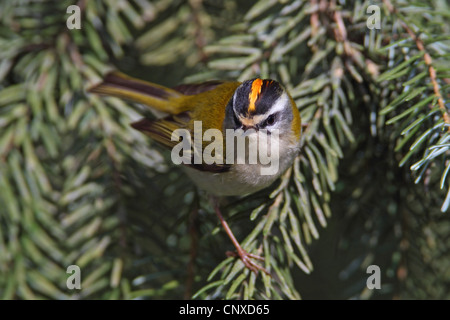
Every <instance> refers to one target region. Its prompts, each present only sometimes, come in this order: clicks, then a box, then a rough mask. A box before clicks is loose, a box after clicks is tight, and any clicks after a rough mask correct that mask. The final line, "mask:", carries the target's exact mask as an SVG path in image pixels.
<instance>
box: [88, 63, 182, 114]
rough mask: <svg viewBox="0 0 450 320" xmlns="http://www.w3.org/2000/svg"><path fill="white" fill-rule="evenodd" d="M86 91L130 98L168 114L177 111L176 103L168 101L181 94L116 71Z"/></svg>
mask: <svg viewBox="0 0 450 320" xmlns="http://www.w3.org/2000/svg"><path fill="white" fill-rule="evenodd" d="M88 92H92V93H98V94H102V95H109V96H113V97H117V98H122V99H127V100H131V101H133V102H137V103H142V104H144V105H147V106H149V107H151V108H153V109H156V110H158V111H161V112H164V113H169V114H174V113H177V110H176V106H177V104H176V103H168V102H169V101H170V100H172V99H176V98H179V97H181V96H183V95H182V94H181V93H180V92H178V91H176V90H173V89H170V88H166V87H163V86H160V85H157V84H154V83H151V82H147V81H143V80H140V79H136V78H132V77H130V76H127V75H125V74H123V73H121V72H117V71H114V72H111V73H108V74H107V75H106V76H105V78H104V79H103V81H102V82H101V83H100V84H97V85H95V86H93V87H91V88H89V89H88ZM172 109H173V110H172Z"/></svg>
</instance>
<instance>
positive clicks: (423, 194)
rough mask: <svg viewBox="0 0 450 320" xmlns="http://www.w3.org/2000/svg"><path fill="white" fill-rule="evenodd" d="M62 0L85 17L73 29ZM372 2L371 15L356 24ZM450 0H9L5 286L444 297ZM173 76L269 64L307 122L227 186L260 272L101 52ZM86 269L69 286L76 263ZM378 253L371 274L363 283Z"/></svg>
mask: <svg viewBox="0 0 450 320" xmlns="http://www.w3.org/2000/svg"><path fill="white" fill-rule="evenodd" d="M70 5H78V6H79V7H80V9H81V29H80V30H77V29H72V30H69V29H68V28H67V27H66V21H67V19H68V18H69V17H70V16H71V14H72V13H70V12H69V13H67V11H66V10H67V8H68V6H70ZM369 5H376V6H378V7H379V8H380V17H381V23H380V26H381V28H380V29H378V30H377V29H369V28H367V19H368V18H369V16H370V13H368V12H367V8H368V6H369ZM449 12H450V10H449V5H448V3H447V2H446V1H445V0H435V1H432V0H417V1H393V0H392V1H390V0H385V1H375V0H374V1H362V0H361V1H345V0H342V1H336V0H330V1H327V0H310V1H302V0H292V1H289V0H283V1H282V0H279V1H277V0H260V1H214V0H203V1H202V0H190V1H167V0H159V1H149V0H130V1H119V0H117V1H109V0H108V1H106V0H92V1H87V0H85V1H83V0H79V1H78V2H75V1H68V0H64V1H50V0H47V1H45V0H41V1H32V0H30V1H19V0H16V1H14V0H6V1H1V2H0V297H1V298H2V299H42V298H44V299H138V298H139V299H174V298H175V299H180V298H192V297H194V298H196V299H225V298H226V299H237V298H240V299H299V298H320V299H325V298H326V299H349V298H356V299H377V298H385V299H393V298H401V299H449V298H450V220H449V218H448V207H449V204H450V193H449V190H450V188H449V176H448V172H449V168H450V161H449V148H450V144H449V140H450V131H449V130H450V116H449V114H448V108H449V107H450V105H449V103H448V102H447V101H448V98H449V94H450V89H449V88H450V63H449V61H450V59H449V57H450V50H449V45H450V24H449V18H450V15H449ZM113 68H115V69H119V70H121V71H123V72H125V73H128V74H130V75H133V76H136V77H140V78H143V79H146V80H149V81H153V82H156V83H159V84H162V85H166V86H175V85H177V84H179V83H182V82H198V81H203V80H211V79H239V80H245V79H250V78H253V77H257V76H258V77H263V78H274V79H277V80H279V81H281V82H282V83H283V84H284V85H285V86H286V87H287V88H288V89H289V91H290V93H291V94H292V96H293V97H294V99H295V100H296V103H297V106H298V107H299V109H300V112H301V115H302V119H303V122H304V123H305V124H306V125H305V127H304V134H303V147H302V152H301V154H300V155H299V157H298V158H297V160H296V162H295V163H294V165H293V167H292V168H291V169H289V170H288V171H287V172H286V174H285V175H283V177H282V178H281V179H280V181H278V182H276V183H275V184H274V185H273V186H272V187H271V188H269V189H268V190H264V191H262V192H259V193H257V194H255V195H251V196H248V197H244V198H236V199H234V198H233V199H227V202H226V204H225V206H224V209H223V210H224V212H225V216H226V217H227V220H228V222H229V224H230V225H231V228H232V229H233V231H234V232H235V234H236V236H237V238H238V239H239V240H240V241H241V243H242V244H243V245H244V247H245V248H246V249H248V250H249V251H252V252H255V253H258V254H260V255H263V256H264V257H265V262H264V265H265V267H266V268H267V269H268V270H270V272H271V275H272V276H271V277H269V276H267V275H264V274H263V275H261V274H259V275H258V276H255V275H254V274H250V272H249V271H248V270H246V269H245V268H243V265H242V263H241V262H240V261H236V260H235V259H233V258H226V256H225V252H226V251H227V250H231V249H232V245H231V243H230V241H229V240H228V238H227V237H226V235H225V234H224V232H223V231H222V230H221V228H220V225H219V222H218V219H217V218H216V216H215V215H214V212H213V210H212V208H211V206H210V204H209V203H208V201H206V200H205V197H204V194H202V193H201V192H199V191H197V190H196V189H195V187H194V186H193V185H192V184H191V183H190V181H189V180H188V179H187V178H186V177H185V176H184V174H183V172H182V170H181V169H180V168H178V167H175V166H173V165H171V163H170V158H169V157H168V154H167V152H164V151H163V150H162V149H161V148H160V147H158V146H157V145H155V144H154V143H153V142H152V141H149V139H147V138H146V137H145V136H143V135H142V134H141V133H139V132H136V131H134V130H132V129H131V128H130V127H129V123H130V122H132V121H133V120H136V119H138V118H139V117H140V114H139V112H140V109H139V108H138V107H137V106H134V105H131V104H129V103H127V102H125V101H121V100H118V99H114V98H101V97H98V96H95V95H89V94H87V93H86V91H85V90H86V88H87V87H89V86H90V85H92V84H94V83H96V82H98V81H100V79H101V76H102V75H103V74H104V73H105V72H107V71H108V70H111V69H113ZM73 264H76V265H78V266H79V267H80V268H81V270H82V274H81V275H82V284H81V286H82V289H81V290H69V289H68V288H67V287H66V279H67V277H68V274H67V273H66V269H67V267H68V266H69V265H73ZM371 264H375V265H378V266H380V268H381V273H382V274H381V279H382V285H381V289H380V290H369V289H368V288H367V287H366V280H367V277H368V274H367V273H366V268H367V266H369V265H371Z"/></svg>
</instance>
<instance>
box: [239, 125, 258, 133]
mask: <svg viewBox="0 0 450 320" xmlns="http://www.w3.org/2000/svg"><path fill="white" fill-rule="evenodd" d="M241 129H242V130H244V132H245V131H247V130H249V129H254V130H255V131H258V126H257V125H255V126H246V125H242V126H241Z"/></svg>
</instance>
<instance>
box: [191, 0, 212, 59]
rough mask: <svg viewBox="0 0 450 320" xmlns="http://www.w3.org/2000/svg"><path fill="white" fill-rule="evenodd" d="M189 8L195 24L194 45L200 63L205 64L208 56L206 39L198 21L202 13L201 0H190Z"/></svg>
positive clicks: (202, 27)
mask: <svg viewBox="0 0 450 320" xmlns="http://www.w3.org/2000/svg"><path fill="white" fill-rule="evenodd" d="M189 6H190V7H191V9H192V15H193V19H194V24H195V45H196V46H197V50H198V54H199V56H200V61H201V62H204V63H206V62H207V61H208V56H207V54H206V53H205V45H206V38H205V35H204V33H203V29H204V26H203V25H202V22H201V20H200V14H201V11H202V9H203V8H202V0H190V1H189Z"/></svg>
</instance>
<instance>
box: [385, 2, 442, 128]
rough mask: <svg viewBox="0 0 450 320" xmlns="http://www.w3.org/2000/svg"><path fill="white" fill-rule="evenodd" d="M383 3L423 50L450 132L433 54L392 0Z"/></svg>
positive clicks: (440, 107)
mask: <svg viewBox="0 0 450 320" xmlns="http://www.w3.org/2000/svg"><path fill="white" fill-rule="evenodd" d="M383 3H384V4H385V6H386V7H387V9H388V10H389V12H390V13H391V14H392V15H394V16H396V17H398V19H399V21H400V23H401V25H402V27H403V28H404V29H405V30H406V32H408V34H409V36H410V37H411V39H412V40H413V41H414V42H415V43H416V46H417V49H419V51H421V52H423V59H424V61H425V64H426V65H427V67H428V74H429V76H430V81H431V83H432V85H433V91H434V95H435V97H436V98H437V102H438V104H439V109H440V110H441V113H442V117H443V119H444V122H445V123H446V125H447V127H448V129H447V131H448V132H450V115H449V111H448V110H447V108H446V107H445V103H444V99H443V96H442V93H441V90H440V88H439V84H438V82H437V78H436V69H435V68H434V67H433V59H432V58H431V55H430V54H429V52H428V51H427V49H426V48H425V45H424V43H423V41H422V39H421V38H420V37H419V36H417V34H416V33H415V32H414V31H413V30H412V28H411V27H409V25H408V23H407V22H406V21H405V20H404V18H403V17H402V16H401V15H399V14H398V11H397V9H396V8H395V7H394V6H393V5H392V3H391V2H390V0H383Z"/></svg>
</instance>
